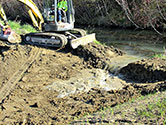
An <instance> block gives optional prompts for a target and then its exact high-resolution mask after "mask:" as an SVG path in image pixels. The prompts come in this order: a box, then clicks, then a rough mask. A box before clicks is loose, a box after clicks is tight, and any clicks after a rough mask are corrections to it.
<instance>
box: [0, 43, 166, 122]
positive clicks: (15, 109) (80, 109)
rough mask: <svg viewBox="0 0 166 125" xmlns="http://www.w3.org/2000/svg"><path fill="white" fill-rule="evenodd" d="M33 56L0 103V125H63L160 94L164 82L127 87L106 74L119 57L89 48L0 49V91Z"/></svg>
mask: <svg viewBox="0 0 166 125" xmlns="http://www.w3.org/2000/svg"><path fill="white" fill-rule="evenodd" d="M32 51H39V55H38V56H37V58H35V59H34V60H33V61H32V63H29V64H30V65H29V67H28V69H27V70H26V71H25V72H23V75H21V77H20V79H19V80H18V82H17V84H16V85H15V87H14V89H12V91H11V92H10V93H9V95H8V96H7V97H6V98H5V100H3V101H2V102H0V121H1V122H0V124H60V123H63V124H67V123H69V122H71V121H73V120H74V119H75V118H76V117H82V116H84V115H85V114H87V113H93V112H96V111H98V110H100V109H101V108H102V107H106V106H112V107H113V106H115V105H117V104H120V103H124V102H126V101H128V100H129V99H131V98H133V97H138V96H140V95H144V94H147V93H151V92H154V91H163V90H165V88H166V87H165V83H163V82H161V83H155V84H146V85H144V84H143V85H137V84H129V83H126V82H125V81H124V80H122V79H119V78H118V77H117V76H113V75H111V74H109V70H110V69H111V67H110V63H111V59H112V58H114V57H117V56H121V55H123V54H124V53H123V52H121V51H120V50H118V49H116V48H114V47H106V46H102V45H97V44H94V43H92V44H89V45H87V46H84V47H82V46H81V47H79V48H78V49H76V50H71V49H69V48H65V49H63V50H56V49H51V48H40V47H34V46H29V45H16V46H14V45H13V46H9V45H7V44H1V52H0V53H1V60H0V64H1V65H0V66H1V67H0V72H1V74H0V75H1V77H0V83H1V84H0V85H1V88H0V91H1V90H2V88H3V87H4V85H5V84H6V83H7V82H8V81H9V79H11V78H12V76H13V74H14V73H15V72H16V71H17V70H19V69H20V67H22V64H24V63H26V62H27V60H28V59H29V57H30V56H31V55H32V54H34V53H35V52H34V53H32Z"/></svg>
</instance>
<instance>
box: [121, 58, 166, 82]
mask: <svg viewBox="0 0 166 125" xmlns="http://www.w3.org/2000/svg"><path fill="white" fill-rule="evenodd" d="M120 73H121V74H123V75H124V76H125V77H126V78H128V79H130V80H132V81H137V82H157V81H164V80H166V59H161V58H152V59H143V60H140V61H137V62H133V63H130V64H128V65H127V66H125V67H123V68H122V69H121V70H120Z"/></svg>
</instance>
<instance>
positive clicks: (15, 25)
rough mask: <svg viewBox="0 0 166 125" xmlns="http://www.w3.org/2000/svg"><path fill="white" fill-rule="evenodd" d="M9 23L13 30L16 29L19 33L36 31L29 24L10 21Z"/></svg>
mask: <svg viewBox="0 0 166 125" xmlns="http://www.w3.org/2000/svg"><path fill="white" fill-rule="evenodd" d="M9 25H10V27H11V29H12V30H14V31H15V32H16V33H18V34H23V33H29V32H36V30H35V29H34V28H33V27H32V26H31V25H28V24H24V25H20V23H19V22H15V21H9Z"/></svg>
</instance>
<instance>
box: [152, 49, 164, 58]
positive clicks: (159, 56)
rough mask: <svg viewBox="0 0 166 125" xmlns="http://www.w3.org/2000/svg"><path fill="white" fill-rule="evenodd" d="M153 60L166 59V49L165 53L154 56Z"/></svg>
mask: <svg viewBox="0 0 166 125" xmlns="http://www.w3.org/2000/svg"><path fill="white" fill-rule="evenodd" d="M152 58H161V59H166V49H165V48H163V53H160V54H155V55H154V56H152Z"/></svg>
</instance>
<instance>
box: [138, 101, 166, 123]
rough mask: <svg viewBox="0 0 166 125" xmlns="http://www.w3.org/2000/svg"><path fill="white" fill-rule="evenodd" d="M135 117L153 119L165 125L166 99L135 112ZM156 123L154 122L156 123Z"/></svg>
mask: <svg viewBox="0 0 166 125" xmlns="http://www.w3.org/2000/svg"><path fill="white" fill-rule="evenodd" d="M137 115H138V117H140V118H141V119H147V120H150V119H154V118H155V120H157V121H159V120H160V121H161V122H162V123H165V124H166V99H165V98H164V99H162V100H159V101H158V102H155V103H152V104H148V105H147V106H146V107H144V108H143V109H139V110H137ZM157 121H156V122H157Z"/></svg>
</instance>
